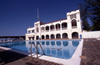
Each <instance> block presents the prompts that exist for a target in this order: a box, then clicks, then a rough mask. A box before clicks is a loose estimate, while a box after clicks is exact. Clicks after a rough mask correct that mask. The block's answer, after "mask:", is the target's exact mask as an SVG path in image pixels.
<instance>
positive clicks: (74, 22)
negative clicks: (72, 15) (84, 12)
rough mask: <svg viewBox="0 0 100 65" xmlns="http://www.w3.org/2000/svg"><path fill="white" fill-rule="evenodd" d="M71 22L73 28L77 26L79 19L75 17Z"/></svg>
mask: <svg viewBox="0 0 100 65" xmlns="http://www.w3.org/2000/svg"><path fill="white" fill-rule="evenodd" d="M71 23H72V28H77V21H76V20H75V19H73V20H72V21H71Z"/></svg>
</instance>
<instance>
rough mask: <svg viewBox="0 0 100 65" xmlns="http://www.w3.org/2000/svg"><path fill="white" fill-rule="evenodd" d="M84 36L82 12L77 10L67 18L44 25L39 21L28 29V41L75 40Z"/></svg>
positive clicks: (68, 14) (69, 13)
mask: <svg viewBox="0 0 100 65" xmlns="http://www.w3.org/2000/svg"><path fill="white" fill-rule="evenodd" d="M81 34H82V24H81V19H80V11H79V10H75V11H71V12H68V13H67V18H65V19H61V20H57V21H53V22H49V23H44V22H41V21H37V22H35V23H34V27H31V28H28V29H27V33H26V35H25V36H26V40H38V39H42V40H43V39H73V38H80V37H81Z"/></svg>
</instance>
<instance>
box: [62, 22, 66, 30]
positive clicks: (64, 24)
mask: <svg viewBox="0 0 100 65" xmlns="http://www.w3.org/2000/svg"><path fill="white" fill-rule="evenodd" d="M62 29H63V30H64V29H67V23H66V22H64V23H62Z"/></svg>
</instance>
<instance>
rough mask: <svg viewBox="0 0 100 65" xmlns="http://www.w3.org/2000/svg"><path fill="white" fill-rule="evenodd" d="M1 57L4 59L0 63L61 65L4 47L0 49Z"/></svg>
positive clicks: (12, 64)
mask: <svg viewBox="0 0 100 65" xmlns="http://www.w3.org/2000/svg"><path fill="white" fill-rule="evenodd" d="M0 58H1V59H2V60H3V61H4V63H2V64H1V63H0V65H61V64H58V63H54V62H49V61H45V60H41V59H37V58H33V57H30V56H26V55H23V54H19V53H16V52H12V51H9V50H3V49H0Z"/></svg>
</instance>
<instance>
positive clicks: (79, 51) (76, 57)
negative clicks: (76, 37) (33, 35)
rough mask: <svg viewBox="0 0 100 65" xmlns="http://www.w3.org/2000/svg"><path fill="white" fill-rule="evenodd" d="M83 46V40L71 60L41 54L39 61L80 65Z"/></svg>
mask: <svg viewBox="0 0 100 65" xmlns="http://www.w3.org/2000/svg"><path fill="white" fill-rule="evenodd" d="M82 46H83V39H81V41H80V43H79V45H78V47H77V48H76V51H75V52H74V54H73V56H72V57H71V59H60V58H55V57H50V56H44V55H42V56H40V54H38V55H39V56H40V57H39V59H43V60H47V61H51V62H55V63H60V64H63V65H80V62H81V58H80V56H81V54H82ZM0 48H1V49H4V50H10V51H13V52H17V53H20V54H24V55H28V56H31V54H29V53H27V52H24V51H20V50H15V49H11V48H6V47H1V46H0ZM32 55H33V57H36V54H34V53H33V54H32Z"/></svg>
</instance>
